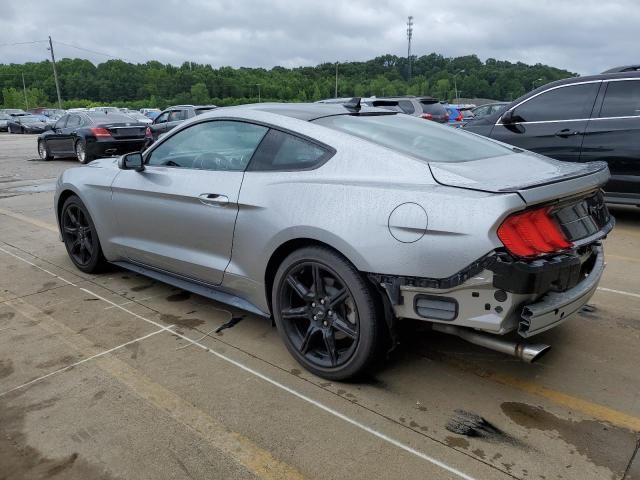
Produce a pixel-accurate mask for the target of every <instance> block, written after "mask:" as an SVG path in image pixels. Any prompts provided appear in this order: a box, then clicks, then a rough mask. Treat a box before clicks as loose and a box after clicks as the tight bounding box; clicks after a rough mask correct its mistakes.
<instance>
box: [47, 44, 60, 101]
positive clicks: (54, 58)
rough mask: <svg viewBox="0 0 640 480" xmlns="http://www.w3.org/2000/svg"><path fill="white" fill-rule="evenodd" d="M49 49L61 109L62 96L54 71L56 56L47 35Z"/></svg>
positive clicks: (56, 73)
mask: <svg viewBox="0 0 640 480" xmlns="http://www.w3.org/2000/svg"><path fill="white" fill-rule="evenodd" d="M49 51H50V52H51V63H52V64H53V79H54V80H55V82H56V93H57V94H58V108H59V109H60V110H62V97H61V96H60V84H59V83H58V72H56V57H55V55H54V54H53V42H52V41H51V35H49Z"/></svg>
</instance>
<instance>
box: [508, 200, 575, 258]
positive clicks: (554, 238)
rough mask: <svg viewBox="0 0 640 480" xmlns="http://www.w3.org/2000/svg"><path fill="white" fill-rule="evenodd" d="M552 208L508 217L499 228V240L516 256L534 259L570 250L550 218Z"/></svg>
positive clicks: (567, 242) (564, 238)
mask: <svg viewBox="0 0 640 480" xmlns="http://www.w3.org/2000/svg"><path fill="white" fill-rule="evenodd" d="M549 211H550V208H540V209H537V210H529V211H526V212H522V213H517V214H515V215H511V216H510V217H507V219H506V220H505V221H504V222H502V225H500V227H499V228H498V238H500V240H501V241H502V243H504V246H505V247H507V250H509V251H510V252H511V253H513V254H514V255H517V256H518V257H533V256H536V255H543V254H545V253H553V252H556V251H558V250H564V249H567V248H570V247H571V246H572V245H573V244H572V243H571V242H569V241H568V240H567V239H566V237H565V236H564V234H563V233H562V231H561V230H560V229H559V228H558V225H557V224H556V223H555V222H554V221H553V219H552V218H551V217H550V216H549Z"/></svg>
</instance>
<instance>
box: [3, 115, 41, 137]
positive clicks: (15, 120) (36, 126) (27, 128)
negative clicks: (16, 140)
mask: <svg viewBox="0 0 640 480" xmlns="http://www.w3.org/2000/svg"><path fill="white" fill-rule="evenodd" d="M46 126H47V122H45V121H44V120H42V118H40V116H38V115H17V116H12V117H11V118H10V119H9V120H7V131H8V132H9V133H42V132H44V130H45V127H46Z"/></svg>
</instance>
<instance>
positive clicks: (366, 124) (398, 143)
mask: <svg viewBox="0 0 640 480" xmlns="http://www.w3.org/2000/svg"><path fill="white" fill-rule="evenodd" d="M443 109H444V107H443ZM314 123H317V124H320V125H323V126H325V127H328V128H332V129H334V130H339V131H341V132H345V133H348V134H350V135H353V136H356V137H360V138H362V139H365V140H368V141H370V142H372V143H375V144H378V145H381V146H383V147H388V148H390V149H392V150H395V151H398V152H401V153H405V154H409V155H411V156H413V157H415V158H418V159H420V160H425V161H434V162H465V161H469V160H479V159H481V158H491V157H499V156H502V155H508V154H510V153H513V152H512V150H511V149H510V148H508V147H507V146H503V145H500V144H498V143H496V142H494V141H492V140H489V139H486V138H484V137H480V136H478V135H474V134H471V133H468V132H465V131H463V130H460V129H457V128H451V127H448V126H443V125H439V124H437V123H434V122H425V121H424V120H422V119H420V118H418V117H411V116H409V115H368V116H353V115H336V116H332V117H324V118H319V119H317V120H315V121H314Z"/></svg>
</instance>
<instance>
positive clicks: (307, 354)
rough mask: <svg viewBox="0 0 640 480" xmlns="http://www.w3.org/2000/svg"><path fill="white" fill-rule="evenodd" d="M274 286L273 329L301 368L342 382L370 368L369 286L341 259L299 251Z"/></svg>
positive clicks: (373, 329) (316, 250)
mask: <svg viewBox="0 0 640 480" xmlns="http://www.w3.org/2000/svg"><path fill="white" fill-rule="evenodd" d="M274 285H275V286H276V288H275V289H274V294H273V297H274V299H273V300H274V301H273V306H274V317H275V320H276V324H277V326H278V330H279V331H280V333H281V335H282V336H283V338H284V340H285V344H286V345H287V348H288V349H289V351H290V352H291V353H292V354H293V356H294V357H295V358H296V359H297V360H298V361H299V362H300V363H301V364H302V365H303V366H304V367H305V368H307V369H308V370H310V371H312V372H313V373H315V374H317V375H319V376H322V377H324V378H328V379H332V380H342V379H346V378H351V377H353V376H356V375H358V374H359V373H361V372H362V371H363V370H364V369H365V368H367V367H368V366H369V365H370V363H371V362H372V360H373V359H374V357H375V356H376V354H377V344H378V340H379V337H380V336H379V335H378V333H379V332H378V330H379V325H380V321H379V320H378V318H379V314H378V309H377V307H376V301H375V298H374V294H373V292H372V289H371V287H370V286H369V285H368V284H367V282H366V280H365V279H364V278H363V277H362V276H361V275H360V273H359V272H358V271H357V270H356V269H355V268H354V267H353V266H352V265H351V264H350V263H349V262H348V261H347V260H346V259H344V258H343V257H342V256H340V255H338V254H336V253H335V252H333V251H331V250H329V249H325V248H321V247H310V248H306V249H302V250H298V251H297V252H294V253H293V254H292V255H290V256H289V257H287V259H285V261H284V262H283V264H282V265H281V266H280V269H279V270H278V273H277V274H276V281H275V283H274Z"/></svg>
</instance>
